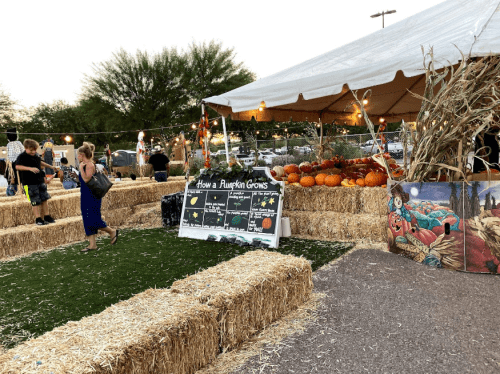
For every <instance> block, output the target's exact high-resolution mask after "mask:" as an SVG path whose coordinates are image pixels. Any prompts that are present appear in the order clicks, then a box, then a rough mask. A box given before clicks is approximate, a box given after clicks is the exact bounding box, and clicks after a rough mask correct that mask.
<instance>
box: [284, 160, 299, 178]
mask: <svg viewBox="0 0 500 374" xmlns="http://www.w3.org/2000/svg"><path fill="white" fill-rule="evenodd" d="M284 169H285V173H287V174H292V173H295V174H298V173H300V169H299V167H298V166H297V165H295V164H290V165H285V167H284ZM297 182H298V180H297Z"/></svg>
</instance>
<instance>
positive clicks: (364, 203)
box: [360, 187, 387, 216]
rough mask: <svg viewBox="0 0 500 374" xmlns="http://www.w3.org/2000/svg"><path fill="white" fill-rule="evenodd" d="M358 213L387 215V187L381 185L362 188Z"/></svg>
mask: <svg viewBox="0 0 500 374" xmlns="http://www.w3.org/2000/svg"><path fill="white" fill-rule="evenodd" d="M360 213H366V214H376V215H379V216H387V189H386V188H382V187H371V188H366V187H365V188H362V189H361V193H360Z"/></svg>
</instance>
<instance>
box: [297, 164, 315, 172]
mask: <svg viewBox="0 0 500 374" xmlns="http://www.w3.org/2000/svg"><path fill="white" fill-rule="evenodd" d="M299 169H300V171H301V172H303V173H310V172H312V165H311V164H310V163H309V162H307V161H306V162H303V163H301V164H300V165H299Z"/></svg>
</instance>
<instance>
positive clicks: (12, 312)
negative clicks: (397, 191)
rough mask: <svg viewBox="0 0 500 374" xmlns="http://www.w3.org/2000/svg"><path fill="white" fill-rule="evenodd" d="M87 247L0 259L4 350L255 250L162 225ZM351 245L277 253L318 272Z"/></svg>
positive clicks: (304, 246) (303, 245)
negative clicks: (181, 235) (183, 235)
mask: <svg viewBox="0 0 500 374" xmlns="http://www.w3.org/2000/svg"><path fill="white" fill-rule="evenodd" d="M86 244H87V243H86V242H84V243H80V244H75V245H71V246H68V247H65V248H56V249H54V250H52V251H48V252H40V253H35V254H33V255H30V256H28V257H23V258H19V259H16V260H14V261H8V262H0V346H2V345H3V346H4V347H5V348H12V347H14V346H15V345H17V344H18V343H19V342H21V341H23V340H26V339H28V338H32V337H36V336H39V335H41V334H43V333H44V332H46V331H50V330H52V329H53V328H54V327H57V326H61V325H63V324H65V323H66V322H68V321H78V320H80V319H81V318H83V317H85V316H89V315H92V314H96V313H100V312H102V311H103V310H104V309H106V308H107V307H109V306H110V305H112V304H115V303H117V302H119V301H122V300H127V299H129V298H130V297H132V296H133V295H135V294H138V293H140V292H142V291H144V290H146V289H148V288H155V287H156V288H166V287H169V286H171V285H172V283H173V282H174V281H175V280H177V279H182V278H184V277H186V276H187V275H189V274H193V273H195V272H197V271H201V270H203V269H206V268H208V267H211V266H214V265H217V264H218V263H220V262H223V261H227V260H229V259H231V258H233V257H236V256H238V255H241V254H244V253H245V252H248V251H253V250H255V248H254V247H239V246H238V245H236V244H228V243H217V242H207V241H200V240H194V239H187V238H179V237H177V230H170V231H167V230H165V229H162V228H158V229H149V230H122V231H120V239H119V241H118V243H117V244H116V245H115V246H111V245H110V244H109V238H108V237H104V238H98V240H97V245H98V246H99V248H100V250H99V251H94V252H89V253H80V249H82V248H85V247H86ZM350 248H351V246H349V245H347V244H343V243H336V242H325V241H312V240H303V239H294V238H281V239H280V246H279V248H278V249H276V251H278V252H280V253H283V254H292V255H295V256H303V257H305V258H306V259H308V260H310V261H311V263H312V268H313V270H316V269H317V268H319V267H321V266H323V265H324V264H326V263H328V262H330V261H332V260H333V259H335V258H337V257H339V256H341V255H342V254H344V253H345V252H347V251H348V250H349V249H350Z"/></svg>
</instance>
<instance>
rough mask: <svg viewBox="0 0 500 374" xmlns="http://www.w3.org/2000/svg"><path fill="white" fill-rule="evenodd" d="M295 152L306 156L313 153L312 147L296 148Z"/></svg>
mask: <svg viewBox="0 0 500 374" xmlns="http://www.w3.org/2000/svg"><path fill="white" fill-rule="evenodd" d="M293 150H294V151H298V152H299V153H300V154H301V155H306V154H308V153H311V152H312V148H311V147H310V146H303V147H294V149H293Z"/></svg>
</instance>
